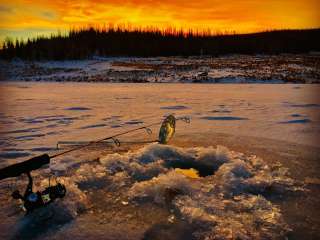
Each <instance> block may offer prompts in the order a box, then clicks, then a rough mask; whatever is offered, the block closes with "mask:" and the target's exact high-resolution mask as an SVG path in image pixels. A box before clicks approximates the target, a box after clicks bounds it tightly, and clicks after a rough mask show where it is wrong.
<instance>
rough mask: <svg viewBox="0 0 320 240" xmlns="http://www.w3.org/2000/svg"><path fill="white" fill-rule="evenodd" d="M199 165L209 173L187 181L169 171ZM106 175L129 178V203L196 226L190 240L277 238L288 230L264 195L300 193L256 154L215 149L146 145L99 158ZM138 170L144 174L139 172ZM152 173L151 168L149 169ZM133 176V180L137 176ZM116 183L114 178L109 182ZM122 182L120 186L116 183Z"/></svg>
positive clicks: (222, 148) (176, 172)
mask: <svg viewBox="0 0 320 240" xmlns="http://www.w3.org/2000/svg"><path fill="white" fill-rule="evenodd" d="M172 161H179V162H181V164H180V165H179V166H180V167H183V166H184V164H185V166H184V167H185V168H188V167H189V166H190V164H191V163H193V164H191V165H192V166H193V167H194V168H195V169H197V167H198V166H203V165H205V166H206V167H207V168H209V169H210V168H212V169H213V170H214V171H213V172H212V175H208V176H206V177H203V178H199V179H192V178H188V177H187V176H185V175H184V174H182V173H180V172H179V171H174V169H173V168H172V167H171V166H172V164H171V162H172ZM100 162H101V164H102V165H103V166H105V167H106V171H107V172H109V173H110V174H112V175H114V176H116V175H117V174H119V173H121V174H122V176H125V177H126V178H129V179H130V180H129V181H127V182H129V183H128V184H129V187H130V189H129V191H128V197H129V199H131V201H138V202H141V201H142V202H144V201H152V202H154V203H156V204H160V205H162V206H164V207H173V208H174V209H175V212H176V215H177V216H176V217H178V218H179V217H180V218H182V219H186V220H187V221H189V222H190V223H193V224H198V225H199V230H197V231H195V232H194V233H193V234H194V236H195V237H196V239H237V238H241V239H269V238H270V239H277V238H280V237H281V236H284V235H285V234H286V233H287V232H288V231H289V228H288V226H287V224H286V223H285V222H284V220H283V218H282V215H281V212H280V209H279V207H278V206H276V205H273V204H272V203H271V202H270V201H269V200H268V198H267V197H266V196H267V195H272V194H278V193H279V192H281V194H287V193H289V192H294V191H298V190H301V188H297V186H296V185H295V182H294V181H293V180H292V179H290V178H289V177H288V176H287V173H286V171H285V169H284V168H282V167H281V166H279V165H277V166H274V167H270V166H268V165H266V164H265V163H264V161H263V160H262V159H260V158H258V157H256V156H245V155H243V154H241V153H236V152H233V151H230V150H228V149H227V148H225V147H222V146H218V147H216V148H214V147H209V148H203V147H197V148H178V147H173V146H163V145H158V144H152V145H149V146H146V147H144V148H142V149H140V150H138V151H136V152H129V153H127V154H122V155H120V154H110V155H108V156H106V157H103V158H101V159H100ZM142 169H144V170H142ZM151 169H152V170H151ZM137 176H139V177H137ZM117 182H119V181H118V179H116V180H115V182H114V183H117ZM121 183H123V182H121Z"/></svg>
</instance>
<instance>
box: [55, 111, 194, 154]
mask: <svg viewBox="0 0 320 240" xmlns="http://www.w3.org/2000/svg"><path fill="white" fill-rule="evenodd" d="M171 116H172V117H174V116H173V115H171ZM168 117H169V116H168ZM168 117H167V118H168ZM174 119H175V121H179V120H180V121H183V122H186V123H190V118H189V117H178V118H176V117H174ZM160 123H162V122H161V121H159V122H156V123H152V124H149V125H147V126H142V127H138V128H135V129H131V130H128V131H126V132H121V133H118V134H115V135H113V136H110V137H106V138H102V139H99V140H96V141H89V142H88V141H58V142H57V149H59V146H60V145H79V146H78V147H75V148H73V149H70V150H67V151H65V152H62V153H59V154H56V155H54V156H52V157H51V158H53V157H57V156H60V155H63V154H66V153H69V152H72V151H76V150H78V149H81V148H85V147H87V146H90V145H92V144H97V143H101V142H105V141H107V140H112V141H113V142H114V144H115V145H116V146H118V147H119V146H120V141H119V140H118V139H117V137H119V136H122V135H126V134H128V133H131V132H136V131H139V130H142V129H145V130H146V132H147V133H148V134H149V135H151V134H152V130H151V129H150V127H152V126H155V125H158V124H160ZM153 142H159V139H157V140H151V141H140V142H135V141H131V142H130V141H129V142H128V141H127V142H126V141H122V143H133V144H134V143H153Z"/></svg>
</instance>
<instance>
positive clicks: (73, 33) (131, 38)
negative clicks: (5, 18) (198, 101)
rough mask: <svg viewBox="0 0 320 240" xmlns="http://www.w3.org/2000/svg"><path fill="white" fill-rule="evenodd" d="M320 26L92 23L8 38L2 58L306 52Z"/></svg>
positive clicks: (317, 37)
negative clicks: (222, 28) (229, 28)
mask: <svg viewBox="0 0 320 240" xmlns="http://www.w3.org/2000/svg"><path fill="white" fill-rule="evenodd" d="M319 42H320V28H319V29H308V30H274V31H265V32H259V33H251V34H235V33H232V34H230V33H228V34H211V33H210V32H197V31H191V30H190V31H188V32H184V31H182V30H176V29H166V30H159V29H133V30H128V29H125V28H119V27H118V28H94V27H86V28H81V29H71V30H69V31H68V33H67V34H64V35H63V34H61V33H58V34H52V35H51V36H39V37H37V38H32V39H27V40H25V41H19V40H12V39H10V38H7V39H6V40H5V41H4V43H3V46H2V49H1V50H0V58H2V59H6V60H11V59H15V58H20V59H24V60H67V59H88V58H92V57H94V56H101V57H113V56H137V57H152V56H195V55H197V56H199V55H210V56H218V55H223V54H280V53H305V52H310V51H319V50H320V44H319Z"/></svg>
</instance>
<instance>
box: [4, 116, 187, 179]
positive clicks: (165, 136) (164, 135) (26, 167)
mask: <svg viewBox="0 0 320 240" xmlns="http://www.w3.org/2000/svg"><path fill="white" fill-rule="evenodd" d="M178 120H181V121H184V122H186V123H190V118H188V117H179V118H176V117H174V116H173V115H169V116H167V117H166V118H165V119H164V120H163V121H162V122H161V121H160V122H156V123H152V124H149V125H146V126H142V127H138V128H135V129H131V130H128V131H125V132H121V133H117V134H115V135H113V136H108V137H104V138H101V139H98V140H95V141H90V142H88V143H87V144H85V145H80V146H77V147H74V148H71V149H69V150H66V151H63V152H60V153H57V154H54V155H51V156H50V155H49V154H43V155H40V156H36V157H33V158H31V159H29V160H27V161H24V162H20V163H16V164H13V165H10V166H8V167H5V168H2V169H0V180H2V179H5V178H8V177H17V176H19V175H21V174H22V173H27V172H30V171H32V170H35V169H38V168H40V167H42V166H43V165H45V164H49V163H50V160H51V159H53V158H56V157H58V156H62V155H65V154H68V153H70V152H73V151H76V150H80V149H83V148H85V147H88V146H91V145H93V144H97V143H101V142H103V141H106V140H113V141H114V143H115V144H116V145H117V146H120V141H119V140H118V139H117V137H119V136H122V135H126V134H128V133H131V132H136V131H139V130H142V129H145V130H146V131H147V133H149V134H151V133H152V131H151V129H150V127H152V126H155V125H158V124H160V123H162V125H161V127H160V131H159V138H158V139H157V140H155V141H152V142H158V143H160V144H167V143H168V141H169V140H170V139H171V138H172V137H173V135H174V133H175V126H176V121H178Z"/></svg>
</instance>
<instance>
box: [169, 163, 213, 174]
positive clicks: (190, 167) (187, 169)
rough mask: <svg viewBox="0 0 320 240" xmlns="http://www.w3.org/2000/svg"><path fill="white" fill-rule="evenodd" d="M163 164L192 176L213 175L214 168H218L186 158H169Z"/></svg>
mask: <svg viewBox="0 0 320 240" xmlns="http://www.w3.org/2000/svg"><path fill="white" fill-rule="evenodd" d="M165 164H166V167H168V168H174V169H175V170H176V171H177V172H180V173H182V174H184V175H187V176H189V177H193V178H197V177H206V176H210V175H213V174H214V173H215V171H216V170H218V166H217V167H214V166H211V165H208V164H205V163H201V162H195V161H188V160H184V161H179V160H177V161H175V160H171V161H168V162H166V163H165Z"/></svg>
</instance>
